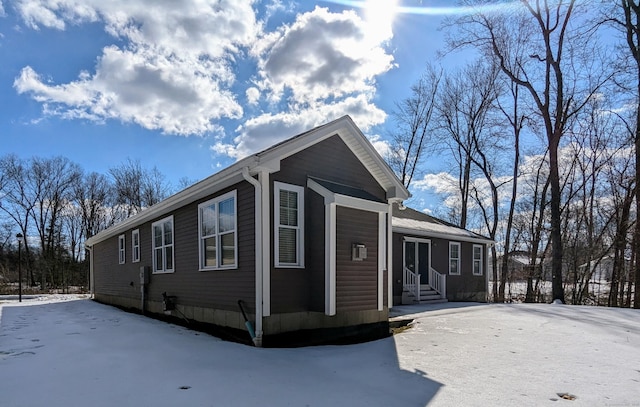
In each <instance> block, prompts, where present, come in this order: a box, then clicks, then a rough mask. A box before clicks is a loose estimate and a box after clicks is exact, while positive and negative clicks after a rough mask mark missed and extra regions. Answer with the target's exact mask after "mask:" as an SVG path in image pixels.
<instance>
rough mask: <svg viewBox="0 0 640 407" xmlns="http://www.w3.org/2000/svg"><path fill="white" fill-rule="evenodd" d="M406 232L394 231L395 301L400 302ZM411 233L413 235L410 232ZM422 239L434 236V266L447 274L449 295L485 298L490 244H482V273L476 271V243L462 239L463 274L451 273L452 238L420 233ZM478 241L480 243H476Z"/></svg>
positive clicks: (450, 297) (462, 298) (464, 298)
mask: <svg viewBox="0 0 640 407" xmlns="http://www.w3.org/2000/svg"><path fill="white" fill-rule="evenodd" d="M404 236H405V235H402V234H399V233H394V234H393V277H394V278H393V296H394V298H395V303H396V304H399V299H400V297H401V296H402V289H403V287H402V279H403V273H404V269H403V264H402V263H403V258H402V256H403V252H402V244H403V238H404ZM407 236H409V235H407ZM420 238H422V239H429V240H431V267H433V269H434V270H436V271H437V272H438V273H440V274H444V275H446V276H447V277H446V278H447V299H448V300H449V301H484V300H485V298H486V293H487V286H486V273H487V252H486V244H482V247H483V250H484V253H483V258H482V260H483V270H482V271H483V273H482V275H481V276H475V275H473V268H472V265H473V245H474V243H470V242H458V243H460V275H451V274H449V242H450V241H451V242H457V241H456V240H447V239H440V238H430V237H425V236H420ZM476 244H477V243H476Z"/></svg>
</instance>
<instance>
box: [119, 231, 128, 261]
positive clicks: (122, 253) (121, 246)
mask: <svg viewBox="0 0 640 407" xmlns="http://www.w3.org/2000/svg"><path fill="white" fill-rule="evenodd" d="M125 261H126V257H125V250H124V235H120V236H118V263H120V264H124V263H125Z"/></svg>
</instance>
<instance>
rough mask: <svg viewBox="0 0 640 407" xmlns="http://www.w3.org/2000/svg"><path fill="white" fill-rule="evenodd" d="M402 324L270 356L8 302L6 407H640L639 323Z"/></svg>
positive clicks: (493, 315)
mask: <svg viewBox="0 0 640 407" xmlns="http://www.w3.org/2000/svg"><path fill="white" fill-rule="evenodd" d="M394 314H411V315H409V316H410V317H412V318H415V322H414V323H413V324H412V326H411V328H409V329H407V330H405V331H403V332H402V333H399V334H397V335H395V336H393V337H390V338H387V339H383V340H379V341H375V342H370V343H364V344H358V345H349V346H320V347H308V348H296V349H257V348H253V347H249V346H246V345H240V344H236V343H230V342H224V341H222V340H219V339H217V338H214V337H211V336H209V335H206V334H203V333H199V332H195V331H190V330H188V329H186V328H183V327H179V326H175V325H170V324H166V323H163V322H159V321H156V320H153V319H150V318H146V317H142V316H140V315H135V314H130V313H126V312H123V311H120V310H118V309H116V308H112V307H109V306H105V305H102V304H98V303H95V302H93V301H91V300H88V299H79V298H78V297H77V296H63V295H58V296H54V297H47V298H30V299H28V300H25V301H24V302H23V303H22V304H18V303H17V302H16V301H15V300H6V299H3V298H2V297H0V405H1V406H3V407H9V406H11V407H13V406H45V405H46V406H54V407H55V406H81V405H92V406H134V405H137V406H158V407H161V406H426V405H429V406H545V405H549V406H640V311H638V310H628V309H610V308H589V307H577V306H564V305H546V304H539V305H531V304H513V305H486V304H483V305H478V304H469V303H467V304H461V303H449V304H441V305H437V306H435V305H432V306H422V307H398V308H394ZM562 395H565V397H567V398H573V397H575V399H574V400H568V399H563V398H562Z"/></svg>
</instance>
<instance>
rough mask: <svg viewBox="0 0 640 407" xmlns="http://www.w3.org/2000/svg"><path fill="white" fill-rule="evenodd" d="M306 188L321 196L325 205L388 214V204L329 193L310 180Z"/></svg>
mask: <svg viewBox="0 0 640 407" xmlns="http://www.w3.org/2000/svg"><path fill="white" fill-rule="evenodd" d="M307 186H308V187H309V188H310V189H311V190H312V191H315V192H317V193H318V194H320V195H322V197H323V198H324V203H325V205H327V204H330V203H335V204H336V205H338V206H344V207H347V208H353V209H360V210H363V211H369V212H378V213H387V212H389V204H386V203H382V202H374V201H369V200H366V199H362V198H356V197H353V196H348V195H342V194H336V193H334V192H333V191H329V190H328V189H327V188H325V187H323V186H322V185H320V184H318V183H317V182H315V181H314V180H312V179H311V178H309V179H307Z"/></svg>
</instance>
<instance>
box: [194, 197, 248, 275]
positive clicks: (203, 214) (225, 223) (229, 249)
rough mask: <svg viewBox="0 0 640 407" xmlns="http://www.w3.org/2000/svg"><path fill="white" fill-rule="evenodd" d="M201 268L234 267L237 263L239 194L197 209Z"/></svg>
mask: <svg viewBox="0 0 640 407" xmlns="http://www.w3.org/2000/svg"><path fill="white" fill-rule="evenodd" d="M198 219H199V225H200V226H199V228H198V229H199V236H200V269H201V270H214V269H225V268H235V267H237V264H238V250H237V248H238V234H237V223H238V219H237V211H236V191H232V192H229V193H227V194H224V195H221V196H219V197H216V198H214V199H211V200H209V201H207V202H204V203H202V204H200V205H199V206H198Z"/></svg>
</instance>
